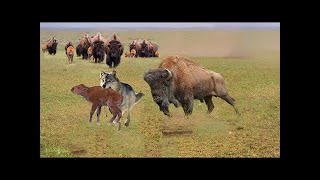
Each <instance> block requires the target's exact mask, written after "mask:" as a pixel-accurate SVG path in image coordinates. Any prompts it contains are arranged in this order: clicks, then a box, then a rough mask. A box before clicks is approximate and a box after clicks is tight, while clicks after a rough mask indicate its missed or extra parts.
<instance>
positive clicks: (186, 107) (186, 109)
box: [182, 97, 193, 116]
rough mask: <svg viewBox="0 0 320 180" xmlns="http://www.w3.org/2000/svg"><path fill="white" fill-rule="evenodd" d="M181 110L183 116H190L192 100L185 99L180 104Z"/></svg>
mask: <svg viewBox="0 0 320 180" xmlns="http://www.w3.org/2000/svg"><path fill="white" fill-rule="evenodd" d="M182 108H183V111H184V114H185V115H186V116H188V115H190V114H192V111H193V98H191V97H189V98H187V99H186V100H185V101H184V103H182Z"/></svg>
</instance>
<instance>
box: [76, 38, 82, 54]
mask: <svg viewBox="0 0 320 180" xmlns="http://www.w3.org/2000/svg"><path fill="white" fill-rule="evenodd" d="M76 53H77V56H78V57H79V56H81V54H82V47H81V44H80V42H79V44H78V45H77V47H76Z"/></svg>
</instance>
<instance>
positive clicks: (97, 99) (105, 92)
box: [71, 84, 123, 130]
mask: <svg viewBox="0 0 320 180" xmlns="http://www.w3.org/2000/svg"><path fill="white" fill-rule="evenodd" d="M71 92H73V93H75V94H77V95H81V96H82V97H84V98H85V99H86V100H87V101H89V102H91V103H92V107H91V111H90V119H89V123H91V122H92V115H93V113H94V112H95V111H96V109H98V110H97V124H100V119H99V117H100V112H101V107H102V106H108V107H109V109H110V112H111V113H112V118H111V119H110V120H109V123H112V122H114V123H115V124H116V126H117V129H118V130H120V123H119V121H120V118H121V117H122V112H121V109H120V105H121V104H122V100H123V96H122V95H121V94H119V93H118V92H117V91H115V90H112V89H111V88H108V89H105V88H102V87H100V86H93V87H87V86H85V85H84V84H79V85H77V86H74V87H73V88H72V89H71Z"/></svg>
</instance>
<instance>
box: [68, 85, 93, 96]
mask: <svg viewBox="0 0 320 180" xmlns="http://www.w3.org/2000/svg"><path fill="white" fill-rule="evenodd" d="M88 89H89V88H88V87H86V86H85V85H84V84H79V85H77V86H74V87H72V88H71V92H73V93H75V94H77V95H83V94H84V93H85V92H87V91H88Z"/></svg>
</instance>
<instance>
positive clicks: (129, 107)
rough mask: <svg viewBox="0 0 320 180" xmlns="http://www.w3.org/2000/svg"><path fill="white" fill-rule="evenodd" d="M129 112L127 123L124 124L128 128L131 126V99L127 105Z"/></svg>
mask: <svg viewBox="0 0 320 180" xmlns="http://www.w3.org/2000/svg"><path fill="white" fill-rule="evenodd" d="M133 102H134V101H133ZM127 110H128V116H127V120H126V122H125V123H124V125H125V126H126V127H128V126H129V124H130V112H131V99H129V101H128V103H127Z"/></svg>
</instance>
